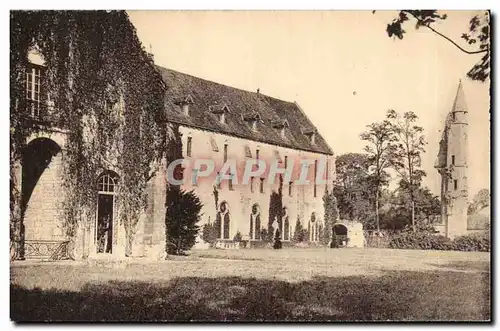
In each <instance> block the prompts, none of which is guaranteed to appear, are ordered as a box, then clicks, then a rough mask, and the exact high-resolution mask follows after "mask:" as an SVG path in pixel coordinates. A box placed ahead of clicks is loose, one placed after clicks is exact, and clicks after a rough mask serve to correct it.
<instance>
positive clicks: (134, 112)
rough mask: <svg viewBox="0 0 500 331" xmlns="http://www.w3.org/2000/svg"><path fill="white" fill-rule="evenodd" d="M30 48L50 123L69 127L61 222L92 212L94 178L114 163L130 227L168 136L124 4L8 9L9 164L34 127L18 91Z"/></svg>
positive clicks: (150, 68) (159, 86)
mask: <svg viewBox="0 0 500 331" xmlns="http://www.w3.org/2000/svg"><path fill="white" fill-rule="evenodd" d="M35 48H36V49H37V51H38V52H39V53H40V55H41V57H42V58H43V60H44V62H45V67H46V69H47V70H46V71H45V72H46V75H45V77H44V81H43V85H44V87H45V88H46V90H47V93H48V94H49V96H50V99H51V100H52V101H53V102H54V114H53V115H54V116H52V117H51V122H50V123H49V124H50V126H51V127H59V128H62V129H65V130H66V131H67V132H68V134H67V139H66V145H65V146H64V147H65V150H64V154H63V158H64V162H63V186H64V187H65V188H66V190H67V191H68V194H66V196H67V200H68V201H66V203H65V206H66V207H65V209H67V210H66V214H65V216H64V218H65V220H66V223H68V224H75V223H77V222H78V217H79V216H78V215H77V211H78V210H79V209H82V208H83V209H85V210H86V211H87V213H88V214H89V215H92V212H93V210H94V209H95V195H96V194H97V192H96V188H95V179H96V178H97V176H98V174H99V172H100V171H102V170H103V169H107V168H109V167H112V168H114V170H116V171H117V172H119V173H120V175H121V180H120V186H119V187H120V189H119V190H120V192H119V194H120V199H121V201H122V203H123V208H121V211H122V216H123V218H124V219H125V222H126V223H127V224H126V225H127V226H130V227H131V228H133V227H134V226H135V224H136V223H137V220H138V215H139V213H140V211H141V210H142V209H143V206H144V201H145V200H146V191H145V188H146V185H147V182H148V180H149V179H150V178H151V173H152V172H154V167H155V164H156V163H158V162H159V160H161V158H162V157H163V153H164V151H165V144H166V141H167V139H168V135H169V133H168V132H167V130H168V129H167V125H166V123H165V121H164V120H165V109H164V92H165V84H164V82H163V80H162V77H161V76H160V74H159V73H158V72H157V71H156V68H155V66H154V63H152V61H151V60H150V59H149V57H148V55H147V53H146V52H145V51H144V49H143V48H142V45H141V43H140V41H139V39H138V37H137V34H136V31H135V28H134V26H133V25H132V23H131V22H130V21H129V19H128V15H127V14H126V12H124V11H13V12H11V90H12V91H13V92H12V93H11V99H12V102H11V127H12V130H11V147H14V148H11V149H13V150H14V153H11V164H12V163H13V162H15V160H16V159H19V158H20V153H18V152H16V151H18V150H20V149H22V146H23V145H24V144H25V141H26V137H27V136H28V135H29V134H30V133H31V132H34V131H36V130H37V127H36V125H34V124H33V123H32V122H30V121H26V120H25V117H26V112H25V109H26V107H25V95H24V94H25V91H24V88H25V87H24V84H25V82H24V79H25V70H26V67H27V64H28V52H29V51H30V50H32V49H35ZM75 206H79V207H78V208H76V207H75ZM130 232H131V233H133V231H130Z"/></svg>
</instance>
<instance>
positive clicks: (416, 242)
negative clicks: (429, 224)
mask: <svg viewBox="0 0 500 331" xmlns="http://www.w3.org/2000/svg"><path fill="white" fill-rule="evenodd" d="M389 248H398V249H434V250H449V249H452V245H451V241H450V240H449V239H448V238H446V237H444V236H442V235H437V234H433V233H430V232H426V231H417V232H402V233H400V234H398V235H396V236H394V237H393V238H392V239H391V240H390V241H389Z"/></svg>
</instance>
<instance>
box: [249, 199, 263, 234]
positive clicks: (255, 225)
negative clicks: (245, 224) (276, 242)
mask: <svg viewBox="0 0 500 331" xmlns="http://www.w3.org/2000/svg"><path fill="white" fill-rule="evenodd" d="M249 235H250V239H256V240H258V239H260V207H259V205H258V204H254V205H253V206H252V212H251V213H250V232H249Z"/></svg>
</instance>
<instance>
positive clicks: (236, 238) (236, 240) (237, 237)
mask: <svg viewBox="0 0 500 331" xmlns="http://www.w3.org/2000/svg"><path fill="white" fill-rule="evenodd" d="M241 239H242V237H241V233H240V231H238V232H236V234H235V235H234V238H233V241H234V242H240V241H241Z"/></svg>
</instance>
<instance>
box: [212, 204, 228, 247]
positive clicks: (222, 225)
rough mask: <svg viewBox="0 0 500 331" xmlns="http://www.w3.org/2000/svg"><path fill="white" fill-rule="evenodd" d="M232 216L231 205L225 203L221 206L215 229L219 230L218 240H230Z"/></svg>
mask: <svg viewBox="0 0 500 331" xmlns="http://www.w3.org/2000/svg"><path fill="white" fill-rule="evenodd" d="M230 223H231V216H230V213H229V205H228V203H227V202H225V201H223V202H221V204H220V205H219V211H218V212H217V216H216V218H215V227H216V229H218V230H217V238H219V239H229V233H230Z"/></svg>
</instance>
